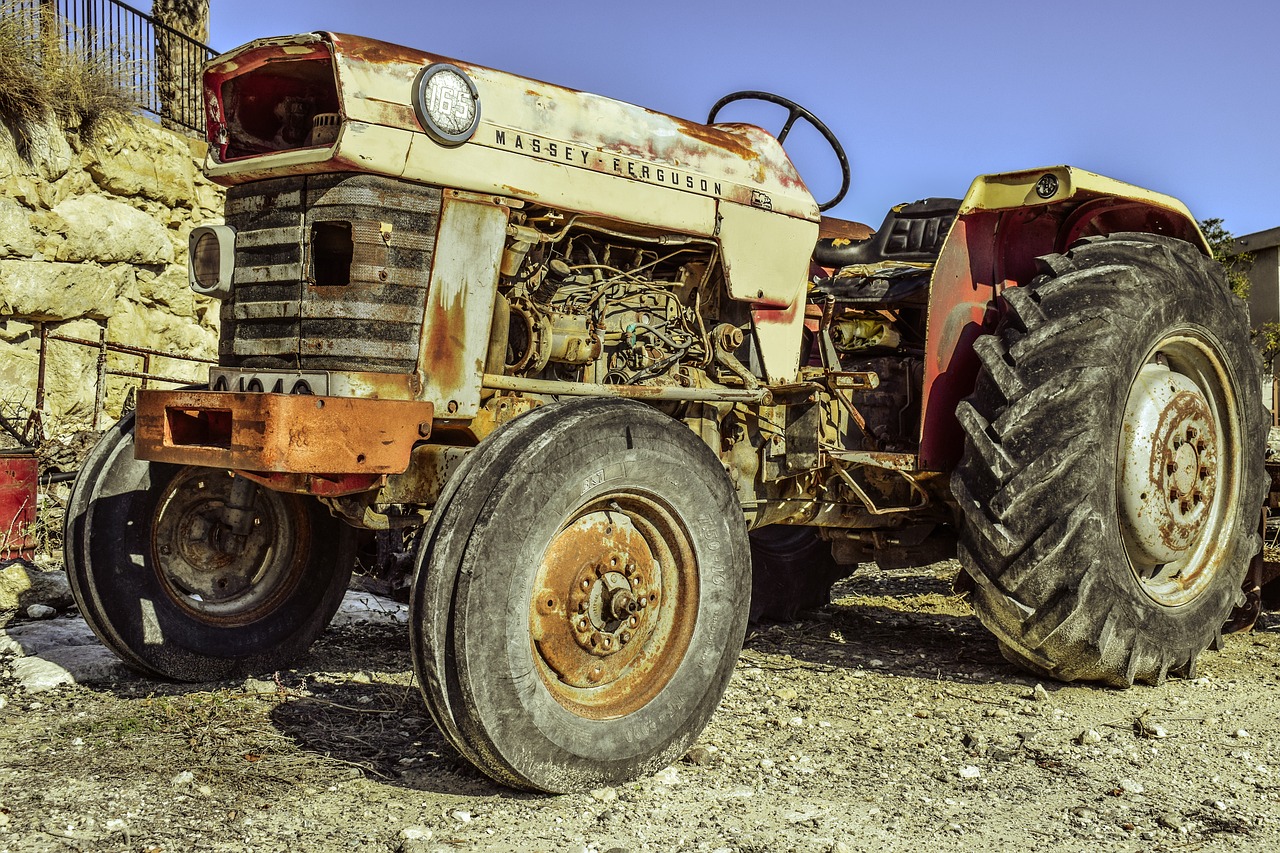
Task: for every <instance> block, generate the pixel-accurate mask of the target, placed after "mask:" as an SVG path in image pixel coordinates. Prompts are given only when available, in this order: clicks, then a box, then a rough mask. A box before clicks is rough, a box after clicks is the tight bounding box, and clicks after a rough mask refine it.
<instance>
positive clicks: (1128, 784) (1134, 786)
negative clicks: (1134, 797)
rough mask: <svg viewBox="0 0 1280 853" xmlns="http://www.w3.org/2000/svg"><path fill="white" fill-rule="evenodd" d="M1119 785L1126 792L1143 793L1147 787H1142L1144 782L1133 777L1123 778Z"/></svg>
mask: <svg viewBox="0 0 1280 853" xmlns="http://www.w3.org/2000/svg"><path fill="white" fill-rule="evenodd" d="M1118 787H1119V788H1120V790H1121V791H1124V792H1125V793H1126V794H1141V793H1142V792H1143V791H1145V790H1146V788H1144V787H1142V783H1140V782H1135V781H1134V780H1132V779H1121V780H1120V782H1119V785H1118Z"/></svg>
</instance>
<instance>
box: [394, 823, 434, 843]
mask: <svg viewBox="0 0 1280 853" xmlns="http://www.w3.org/2000/svg"><path fill="white" fill-rule="evenodd" d="M431 835H432V832H431V830H430V829H428V828H427V827H425V826H406V827H405V828H404V829H402V830H400V840H401V841H430V840H431Z"/></svg>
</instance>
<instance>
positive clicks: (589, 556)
mask: <svg viewBox="0 0 1280 853" xmlns="http://www.w3.org/2000/svg"><path fill="white" fill-rule="evenodd" d="M421 542H422V544H421V550H420V551H419V557H418V568H417V576H416V579H415V583H414V594H413V605H412V609H413V618H412V622H411V630H412V633H411V637H412V640H413V653H414V668H415V670H416V672H417V675H418V678H419V682H420V684H421V685H422V690H423V695H424V698H425V699H426V701H427V705H428V707H429V708H430V710H431V713H432V715H433V717H434V718H435V719H436V721H437V723H438V724H439V726H440V728H441V730H442V731H443V732H444V733H445V735H446V736H447V737H448V738H449V740H450V741H451V742H452V743H453V744H454V745H455V746H456V747H457V748H458V750H459V751H460V752H461V753H462V754H463V755H464V756H466V757H467V758H468V759H470V760H471V761H472V762H473V763H474V764H475V765H476V766H477V767H478V768H479V769H480V770H482V771H484V772H485V773H487V774H488V775H490V776H492V777H493V778H494V779H497V780H498V781H500V782H503V783H505V784H509V785H514V786H517V787H523V788H531V789H534V790H541V791H548V792H566V791H572V790H582V789H586V788H591V787H595V786H600V785H613V784H617V783H619V782H623V781H626V780H629V779H633V778H635V777H637V776H640V775H643V774H645V773H649V772H652V771H654V770H657V769H659V768H661V767H663V766H665V765H667V764H669V763H670V762H671V761H673V760H675V759H676V758H678V757H679V756H680V755H681V754H682V753H683V752H684V750H686V749H687V748H688V746H689V745H690V744H691V743H692V741H693V739H694V738H696V737H697V736H698V734H699V733H700V732H701V731H702V729H703V727H704V726H705V725H706V723H707V721H708V720H709V719H710V717H711V714H712V713H713V711H714V710H715V708H716V705H717V704H718V703H719V701H720V697H721V696H722V695H723V693H724V691H725V688H726V687H727V686H728V682H729V677H730V675H731V674H732V671H733V665H734V663H735V661H736V660H737V656H738V651H739V649H740V648H741V643H742V639H743V635H744V634H745V631H746V619H747V608H748V603H749V597H750V587H751V575H750V554H749V550H748V545H747V535H746V525H745V523H744V521H743V516H742V511H741V508H740V507H739V505H738V501H737V497H736V494H735V492H734V490H733V488H732V485H731V484H730V483H729V480H728V477H726V475H725V472H724V468H723V467H722V466H721V465H720V463H719V461H718V460H717V459H716V457H715V455H714V454H713V453H712V452H711V451H710V449H709V448H707V447H706V446H705V445H704V444H702V442H701V441H700V440H699V439H698V438H697V437H696V436H695V435H694V434H693V433H692V432H691V431H690V430H689V429H688V428H687V427H685V426H684V425H683V424H681V423H679V422H677V421H673V420H671V419H670V418H668V417H667V416H665V415H662V414H661V413H659V412H657V411H655V410H654V409H651V408H649V407H648V406H645V405H643V404H640V403H635V402H629V401H621V400H612V399H585V400H577V401H572V402H568V403H563V404H555V405H551V406H546V407H544V408H542V409H538V410H536V411H534V412H532V413H530V414H527V415H525V416H523V417H521V418H518V419H516V420H515V421H512V422H511V423H510V424H508V425H507V426H505V427H503V428H502V429H501V430H500V431H499V432H498V433H496V434H495V435H494V436H493V437H491V438H490V439H488V440H487V441H485V442H484V443H482V444H481V445H480V446H479V447H478V448H476V450H475V451H473V452H472V453H471V454H470V456H469V457H468V458H467V460H466V462H465V463H464V465H463V466H462V467H461V468H460V469H459V470H458V472H456V473H455V475H454V477H453V478H452V480H451V483H450V486H449V488H448V489H447V490H446V493H445V494H444V495H443V496H442V498H441V500H440V501H439V502H438V503H437V505H436V507H435V509H434V510H433V512H432V517H431V521H430V523H429V526H428V528H427V529H426V530H425V531H424V534H423V537H422V540H421Z"/></svg>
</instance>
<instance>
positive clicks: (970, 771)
mask: <svg viewBox="0 0 1280 853" xmlns="http://www.w3.org/2000/svg"><path fill="white" fill-rule="evenodd" d="M958 772H959V773H960V778H961V779H977V778H978V777H979V776H981V775H982V771H981V770H979V769H978V768H977V767H974V766H973V765H972V764H966V765H964V766H963V767H961V768H960V770H959V771H958Z"/></svg>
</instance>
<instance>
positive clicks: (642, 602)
mask: <svg viewBox="0 0 1280 853" xmlns="http://www.w3.org/2000/svg"><path fill="white" fill-rule="evenodd" d="M637 604H639V605H640V609H641V610H644V609H645V608H646V607H648V606H649V599H648V598H642V599H640V600H639V601H638V602H637Z"/></svg>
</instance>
